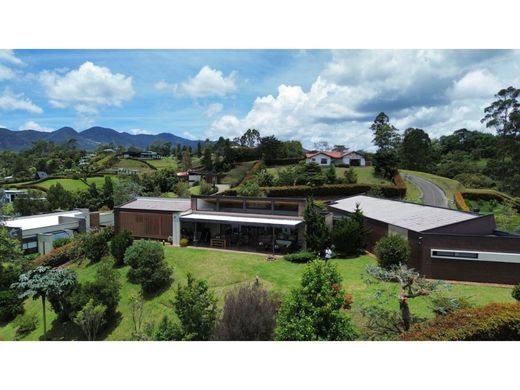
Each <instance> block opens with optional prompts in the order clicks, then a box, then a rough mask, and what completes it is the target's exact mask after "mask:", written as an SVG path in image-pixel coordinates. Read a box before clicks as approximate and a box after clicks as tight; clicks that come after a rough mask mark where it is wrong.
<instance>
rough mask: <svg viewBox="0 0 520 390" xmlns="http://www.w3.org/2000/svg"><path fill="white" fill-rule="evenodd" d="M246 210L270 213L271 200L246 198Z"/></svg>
mask: <svg viewBox="0 0 520 390" xmlns="http://www.w3.org/2000/svg"><path fill="white" fill-rule="evenodd" d="M246 210H247V211H251V212H255V213H270V212H271V202H270V201H265V200H246Z"/></svg>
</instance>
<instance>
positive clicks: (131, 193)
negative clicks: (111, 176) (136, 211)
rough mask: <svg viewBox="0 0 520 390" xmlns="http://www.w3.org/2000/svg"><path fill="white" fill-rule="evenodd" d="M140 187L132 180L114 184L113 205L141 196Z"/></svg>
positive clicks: (120, 180) (123, 180)
mask: <svg viewBox="0 0 520 390" xmlns="http://www.w3.org/2000/svg"><path fill="white" fill-rule="evenodd" d="M141 191H142V187H141V186H140V185H139V184H138V183H136V182H135V181H133V180H129V179H119V180H117V181H116V182H115V183H114V196H113V198H114V205H116V206H119V205H122V204H123V203H126V202H129V201H131V200H133V199H135V198H136V197H138V196H139V195H140V194H141Z"/></svg>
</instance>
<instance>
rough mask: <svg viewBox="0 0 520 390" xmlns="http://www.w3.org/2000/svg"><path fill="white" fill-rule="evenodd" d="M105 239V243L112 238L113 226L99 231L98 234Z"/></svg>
mask: <svg viewBox="0 0 520 390" xmlns="http://www.w3.org/2000/svg"><path fill="white" fill-rule="evenodd" d="M99 234H101V235H102V236H103V238H104V239H105V242H109V241H110V240H112V238H113V237H114V227H113V226H107V227H104V228H103V229H101V231H100V232H99Z"/></svg>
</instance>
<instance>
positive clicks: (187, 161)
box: [181, 149, 191, 171]
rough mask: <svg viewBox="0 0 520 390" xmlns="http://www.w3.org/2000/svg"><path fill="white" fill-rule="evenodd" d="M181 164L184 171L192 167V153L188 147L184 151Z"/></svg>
mask: <svg viewBox="0 0 520 390" xmlns="http://www.w3.org/2000/svg"><path fill="white" fill-rule="evenodd" d="M181 166H182V170H183V171H187V170H189V169H190V168H191V155H190V151H189V150H188V149H186V150H184V151H183V152H182V162H181Z"/></svg>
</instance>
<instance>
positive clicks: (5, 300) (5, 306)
mask: <svg viewBox="0 0 520 390" xmlns="http://www.w3.org/2000/svg"><path fill="white" fill-rule="evenodd" d="M0 266H1V265H0ZM23 301H24V300H23V299H21V298H18V293H17V292H16V291H15V290H0V321H11V320H12V319H13V318H15V317H16V316H17V315H19V314H23V312H24V307H23Z"/></svg>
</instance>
